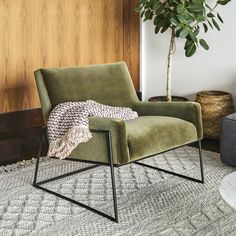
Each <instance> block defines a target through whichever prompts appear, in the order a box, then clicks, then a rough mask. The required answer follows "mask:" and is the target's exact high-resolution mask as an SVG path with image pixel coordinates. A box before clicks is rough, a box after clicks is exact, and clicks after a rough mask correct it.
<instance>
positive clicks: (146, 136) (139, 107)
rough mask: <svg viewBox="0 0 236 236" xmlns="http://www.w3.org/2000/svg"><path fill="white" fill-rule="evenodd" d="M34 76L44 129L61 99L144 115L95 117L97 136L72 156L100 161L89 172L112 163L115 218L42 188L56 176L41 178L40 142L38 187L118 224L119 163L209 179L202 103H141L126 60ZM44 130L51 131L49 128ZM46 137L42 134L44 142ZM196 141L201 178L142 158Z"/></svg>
mask: <svg viewBox="0 0 236 236" xmlns="http://www.w3.org/2000/svg"><path fill="white" fill-rule="evenodd" d="M35 78H36V84H37V88H38V92H39V97H40V101H41V106H42V111H43V117H44V121H45V127H46V125H47V119H48V116H49V113H50V111H51V110H52V108H53V107H54V106H56V105H57V104H58V103H61V102H67V101H85V100H88V99H91V100H95V101H97V102H99V103H102V104H106V105H111V106H123V107H130V108H132V109H133V110H135V111H137V112H138V114H139V117H138V118H136V119H134V120H129V121H124V120H121V119H110V118H98V117H91V118H90V120H89V126H90V129H91V131H92V132H93V138H92V139H91V140H90V141H89V142H87V143H82V144H79V145H78V147H77V148H76V149H75V150H74V151H73V152H72V154H71V155H70V156H69V157H68V158H67V159H69V160H72V161H83V162H88V163H94V164H95V165H92V166H90V167H88V168H86V169H85V170H88V169H90V168H95V167H97V166H99V165H108V166H110V168H111V179H112V190H113V203H114V217H113V216H109V215H107V214H105V213H103V212H100V211H98V210H95V209H93V208H91V207H89V206H86V205H84V204H82V203H80V202H76V201H75V200H72V199H69V198H67V197H65V196H62V195H60V194H58V193H55V192H52V191H50V190H47V189H46V188H44V187H42V184H44V183H46V182H49V181H52V180H55V179H56V178H53V179H49V180H47V181H41V182H37V173H38V166H39V158H40V155H41V142H40V147H39V155H38V158H37V162H36V169H35V176H34V181H33V185H34V186H35V187H37V188H40V189H42V190H45V191H48V192H49V193H52V194H54V195H56V196H58V197H62V198H64V199H66V200H69V201H72V202H74V203H76V204H77V205H80V206H82V207H85V208H87V209H89V210H92V211H94V212H96V213H98V214H100V215H103V216H105V217H107V218H109V219H111V220H113V221H115V222H118V210H117V201H116V189H115V176H114V167H120V166H122V165H125V164H129V163H135V164H140V165H143V166H145V167H151V168H154V169H156V170H160V171H165V172H167V173H171V174H174V175H177V176H179V177H183V178H186V179H190V180H193V181H197V182H201V183H203V182H204V177H203V165H202V158H201V142H200V141H201V139H202V137H203V132H202V118H201V107H200V105H199V104H198V103H195V102H171V103H168V102H156V103H154V102H140V101H139V100H138V98H137V95H136V92H135V89H134V86H133V84H132V80H131V78H130V74H129V71H128V69H127V66H126V64H125V62H118V63H112V64H102V65H91V66H85V67H71V68H51V69H39V70H37V71H35ZM43 130H44V131H46V128H45V129H43ZM43 137H44V135H43V133H42V135H41V140H42V139H43ZM193 142H198V144H199V157H200V170H201V179H200V180H199V179H194V178H191V177H187V176H184V175H181V174H178V173H172V172H169V171H166V170H163V169H160V168H157V167H153V166H149V165H147V164H144V163H140V162H138V161H139V160H141V159H144V158H147V157H150V156H153V155H156V154H159V153H162V152H165V151H168V150H171V149H174V148H178V147H181V146H184V145H187V144H190V143H193ZM81 171H84V170H78V171H77V172H73V173H68V174H67V175H63V176H58V177H57V179H59V178H62V177H65V176H68V175H70V174H74V173H78V172H81Z"/></svg>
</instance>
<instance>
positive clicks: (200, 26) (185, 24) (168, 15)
mask: <svg viewBox="0 0 236 236" xmlns="http://www.w3.org/2000/svg"><path fill="white" fill-rule="evenodd" d="M207 2H208V1H205V0H139V6H138V7H137V8H136V11H137V12H139V13H140V14H141V18H143V21H147V20H152V21H153V24H154V26H155V34H159V33H164V32H165V31H167V30H168V29H169V30H170V32H171V37H170V45H169V52H168V58H167V86H166V90H167V91H166V92H167V101H171V77H172V59H173V54H174V52H175V40H176V38H182V39H184V40H185V45H184V50H185V55H186V56H187V57H191V56H192V55H193V54H194V53H195V52H196V50H197V47H198V46H199V45H200V46H201V47H202V48H204V49H205V50H208V49H209V46H208V44H207V42H206V41H205V40H204V39H203V38H202V37H200V36H199V32H200V31H201V30H203V31H204V32H205V33H207V32H208V30H209V28H211V29H214V28H215V29H217V30H220V24H221V23H223V22H224V21H223V19H222V17H221V16H220V14H219V13H218V12H217V11H216V10H217V7H218V6H219V5H226V4H227V3H228V2H230V0H211V1H209V2H210V3H209V4H208V3H207Z"/></svg>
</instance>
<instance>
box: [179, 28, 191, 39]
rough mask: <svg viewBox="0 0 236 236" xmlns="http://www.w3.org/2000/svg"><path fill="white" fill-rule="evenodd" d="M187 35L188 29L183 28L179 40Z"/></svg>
mask: <svg viewBox="0 0 236 236" xmlns="http://www.w3.org/2000/svg"><path fill="white" fill-rule="evenodd" d="M188 34H189V29H188V28H184V29H183V30H181V32H180V34H179V37H180V38H186V36H187V35H188Z"/></svg>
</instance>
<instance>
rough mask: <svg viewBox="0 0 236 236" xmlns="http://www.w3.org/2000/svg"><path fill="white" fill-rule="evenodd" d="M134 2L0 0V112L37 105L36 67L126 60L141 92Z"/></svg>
mask: <svg viewBox="0 0 236 236" xmlns="http://www.w3.org/2000/svg"><path fill="white" fill-rule="evenodd" d="M137 2H138V0H0V112H9V111H17V110H24V109H29V108H37V107H39V106H40V104H39V99H38V94H37V91H36V86H35V82H34V77H33V71H35V70H36V69H38V68H40V67H58V66H60V67H61V66H73V65H87V64H96V63H108V62H115V61H122V60H125V61H127V63H128V67H129V69H130V73H131V76H132V78H133V81H134V85H135V88H136V90H137V91H139V16H138V14H136V13H135V12H134V8H135V6H136V5H137Z"/></svg>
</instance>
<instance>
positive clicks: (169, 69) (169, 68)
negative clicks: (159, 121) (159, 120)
mask: <svg viewBox="0 0 236 236" xmlns="http://www.w3.org/2000/svg"><path fill="white" fill-rule="evenodd" d="M174 50H175V30H174V29H171V39H170V46H169V53H168V59H167V85H166V94H167V102H171V78H172V59H173V54H174Z"/></svg>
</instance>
